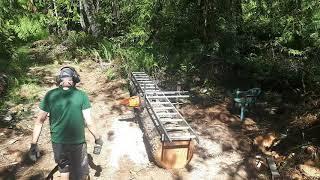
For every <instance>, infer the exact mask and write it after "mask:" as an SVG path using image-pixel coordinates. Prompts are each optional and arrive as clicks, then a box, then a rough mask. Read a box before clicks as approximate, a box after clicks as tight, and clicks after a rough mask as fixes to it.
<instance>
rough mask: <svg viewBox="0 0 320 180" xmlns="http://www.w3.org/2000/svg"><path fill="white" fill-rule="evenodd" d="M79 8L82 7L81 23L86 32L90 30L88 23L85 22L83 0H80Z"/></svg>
mask: <svg viewBox="0 0 320 180" xmlns="http://www.w3.org/2000/svg"><path fill="white" fill-rule="evenodd" d="M79 9H80V13H79V14H80V24H81V27H82V30H83V31H85V32H88V27H87V24H86V22H85V18H86V16H85V12H84V10H83V4H82V0H79Z"/></svg>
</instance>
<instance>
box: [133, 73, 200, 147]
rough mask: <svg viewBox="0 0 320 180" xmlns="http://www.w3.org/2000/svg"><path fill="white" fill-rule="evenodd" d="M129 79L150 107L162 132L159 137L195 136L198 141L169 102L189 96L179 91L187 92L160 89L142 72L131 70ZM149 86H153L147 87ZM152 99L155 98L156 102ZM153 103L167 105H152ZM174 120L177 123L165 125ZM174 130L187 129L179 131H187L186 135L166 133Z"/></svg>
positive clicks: (188, 137)
mask: <svg viewBox="0 0 320 180" xmlns="http://www.w3.org/2000/svg"><path fill="white" fill-rule="evenodd" d="M142 77H143V78H142ZM130 79H131V81H132V82H133V85H134V86H135V88H136V89H137V90H138V92H141V93H142V95H143V96H144V98H145V102H146V105H147V106H148V110H149V109H150V110H151V112H152V115H153V116H154V117H155V120H156V123H155V124H156V125H159V126H158V127H159V128H160V131H161V132H162V133H163V134H162V135H161V138H162V139H163V140H165V139H167V140H169V142H172V140H187V139H194V138H195V139H196V140H197V142H199V139H198V137H197V136H196V133H195V132H194V130H193V129H192V128H191V127H190V125H189V124H188V123H187V122H186V120H185V119H184V118H183V116H182V115H181V114H180V113H179V111H178V110H177V109H176V108H175V107H174V106H173V103H171V102H170V100H169V98H177V97H183V98H185V97H189V96H188V95H180V93H187V91H161V90H160V88H159V87H158V86H157V85H156V84H155V83H154V82H153V81H152V79H151V78H150V77H149V76H148V75H147V74H146V73H144V72H132V74H131V78H130ZM147 85H148V86H147ZM150 86H152V87H154V88H149V87H150ZM147 87H148V88H147ZM150 89H153V90H150ZM179 95H180V96H179ZM152 100H155V101H156V102H154V101H152ZM160 100H161V101H160ZM154 105H169V106H161V107H157V106H156V107H154ZM163 111H164V112H163ZM168 111H171V112H168ZM175 122H176V123H178V124H174V126H175V127H170V126H169V127H166V125H167V123H175ZM179 122H182V123H183V124H179ZM176 130H178V131H179V130H187V131H188V132H185V131H182V132H181V131H180V133H181V134H186V133H188V135H180V136H174V134H173V135H169V134H168V131H169V132H172V131H176ZM190 131H191V132H190Z"/></svg>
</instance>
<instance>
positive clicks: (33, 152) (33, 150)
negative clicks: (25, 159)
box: [28, 144, 40, 162]
mask: <svg viewBox="0 0 320 180" xmlns="http://www.w3.org/2000/svg"><path fill="white" fill-rule="evenodd" d="M28 156H29V158H30V160H31V161H33V162H35V161H37V159H38V158H39V157H40V151H39V148H38V145H37V144H31V146H30V150H29V153H28Z"/></svg>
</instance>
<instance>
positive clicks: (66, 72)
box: [57, 66, 80, 87]
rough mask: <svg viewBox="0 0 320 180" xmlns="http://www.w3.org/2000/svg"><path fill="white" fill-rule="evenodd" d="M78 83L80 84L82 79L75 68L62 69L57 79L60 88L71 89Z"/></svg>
mask: <svg viewBox="0 0 320 180" xmlns="http://www.w3.org/2000/svg"><path fill="white" fill-rule="evenodd" d="M78 82H80V77H79V75H78V73H77V71H76V70H75V69H74V68H73V67H69V66H66V67H63V68H61V69H60V73H59V75H58V77H57V84H58V85H59V86H62V87H70V86H74V85H75V84H76V83H78Z"/></svg>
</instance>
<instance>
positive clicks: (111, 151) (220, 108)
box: [0, 61, 268, 180]
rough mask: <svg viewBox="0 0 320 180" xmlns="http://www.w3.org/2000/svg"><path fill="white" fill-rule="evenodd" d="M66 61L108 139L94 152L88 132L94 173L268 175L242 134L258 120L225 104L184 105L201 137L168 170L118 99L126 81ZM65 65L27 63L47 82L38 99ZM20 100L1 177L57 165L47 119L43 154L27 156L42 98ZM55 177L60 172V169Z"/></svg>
mask: <svg viewBox="0 0 320 180" xmlns="http://www.w3.org/2000/svg"><path fill="white" fill-rule="evenodd" d="M64 64H65V65H72V66H74V67H76V69H77V70H78V71H79V74H80V76H81V82H80V83H79V84H78V87H79V88H80V89H83V90H85V91H86V92H87V93H88V95H89V98H90V101H91V103H92V115H93V118H94V120H95V121H96V125H97V129H98V131H99V133H100V134H102V137H103V140H104V142H105V144H104V146H103V149H102V153H101V154H100V155H95V154H93V153H92V151H93V145H94V143H93V137H92V136H91V135H90V134H89V133H88V131H87V132H86V138H87V143H88V153H89V160H90V175H91V178H92V179H161V180H162V179H168V180H169V179H254V178H258V177H259V178H260V179H268V176H266V175H263V173H260V175H259V173H258V172H257V171H256V169H255V168H254V163H255V161H254V157H255V155H256V154H255V153H254V151H253V150H252V145H251V144H252V141H251V140H250V139H248V138H247V137H246V136H244V135H243V129H245V128H247V126H248V127H249V126H250V127H251V128H256V127H255V125H254V121H252V120H251V119H246V121H245V123H243V124H241V123H240V121H239V118H238V117H237V116H235V115H232V114H231V113H230V112H229V111H228V110H227V107H226V105H225V104H216V105H213V106H209V107H202V106H198V105H191V104H189V105H185V106H183V107H182V108H181V109H180V111H181V113H182V114H183V115H184V116H185V118H186V119H187V121H188V122H189V123H190V125H191V127H193V129H194V130H195V131H196V133H197V134H198V136H199V139H200V143H199V144H197V145H196V150H195V152H194V155H193V158H192V160H191V162H190V163H189V164H188V165H187V166H186V168H183V169H176V170H165V169H162V168H159V167H157V166H156V165H155V164H154V163H153V162H151V161H150V160H149V159H148V155H147V152H148V151H147V150H146V147H145V145H144V143H143V132H142V131H141V130H140V128H139V125H138V123H137V122H136V119H135V117H134V113H133V110H132V109H130V108H127V107H124V106H121V105H119V101H120V100H121V99H123V98H126V97H129V93H128V91H127V88H126V87H127V81H126V80H124V79H116V80H112V81H111V80H108V79H107V78H106V75H105V74H104V71H103V70H102V69H101V67H100V66H99V65H98V64H97V63H95V62H93V61H84V62H82V63H78V64H75V63H72V62H65V63H64ZM61 66H63V65H59V64H51V65H45V66H40V67H37V68H30V69H29V70H30V73H32V74H41V75H42V76H43V84H44V85H45V88H44V91H43V92H42V93H41V95H40V99H41V98H42V97H43V96H44V94H45V92H46V91H47V90H49V89H52V88H54V87H55V85H54V75H55V74H56V73H57V72H58V70H59V67H61ZM21 106H28V107H29V109H31V110H32V111H31V113H30V115H28V116H27V117H26V118H25V119H22V120H20V121H19V122H17V124H16V128H12V129H10V128H1V133H0V137H1V146H0V154H1V156H0V157H1V158H0V162H1V165H0V179H42V178H43V177H46V176H47V174H48V173H49V172H50V171H51V170H52V169H53V168H54V167H55V163H54V161H53V153H52V148H51V142H50V133H49V124H48V121H46V124H45V126H44V128H43V131H42V134H41V137H40V140H39V146H40V149H41V154H42V156H41V158H40V159H39V160H38V161H37V162H36V163H34V164H33V163H30V162H28V161H27V160H26V158H25V155H26V152H27V151H28V149H29V146H30V142H31V133H32V127H33V122H32V121H33V119H34V118H35V116H36V114H37V111H38V102H35V103H34V104H27V105H21ZM22 110H23V109H22ZM250 122H251V124H250ZM243 127H245V128H243ZM54 177H55V178H57V177H59V173H58V172H56V173H55V174H54Z"/></svg>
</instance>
